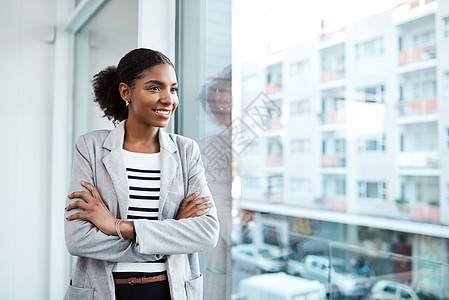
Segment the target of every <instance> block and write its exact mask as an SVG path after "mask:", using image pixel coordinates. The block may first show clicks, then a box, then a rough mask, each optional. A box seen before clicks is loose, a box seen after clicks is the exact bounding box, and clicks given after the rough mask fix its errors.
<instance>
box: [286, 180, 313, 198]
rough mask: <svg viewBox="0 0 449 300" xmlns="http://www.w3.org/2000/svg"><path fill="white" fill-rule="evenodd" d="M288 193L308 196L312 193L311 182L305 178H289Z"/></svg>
mask: <svg viewBox="0 0 449 300" xmlns="http://www.w3.org/2000/svg"><path fill="white" fill-rule="evenodd" d="M290 191H291V192H292V193H294V194H299V195H310V193H311V192H312V182H311V180H310V179H306V178H291V180H290Z"/></svg>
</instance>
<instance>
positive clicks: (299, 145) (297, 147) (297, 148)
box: [290, 138, 310, 154]
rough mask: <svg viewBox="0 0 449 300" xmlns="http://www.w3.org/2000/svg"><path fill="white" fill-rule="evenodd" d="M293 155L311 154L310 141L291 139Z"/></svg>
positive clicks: (307, 139)
mask: <svg viewBox="0 0 449 300" xmlns="http://www.w3.org/2000/svg"><path fill="white" fill-rule="evenodd" d="M290 151H291V154H304V153H309V152H310V139H309V138H306V139H291V140H290Z"/></svg>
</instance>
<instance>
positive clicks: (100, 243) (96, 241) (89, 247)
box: [64, 136, 162, 262]
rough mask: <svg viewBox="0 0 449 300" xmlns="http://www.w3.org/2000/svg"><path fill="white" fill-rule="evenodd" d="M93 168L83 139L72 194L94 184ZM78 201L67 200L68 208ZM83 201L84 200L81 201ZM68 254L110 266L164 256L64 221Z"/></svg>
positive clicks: (80, 221)
mask: <svg viewBox="0 0 449 300" xmlns="http://www.w3.org/2000/svg"><path fill="white" fill-rule="evenodd" d="M93 170H94V167H93V165H92V160H91V159H90V157H89V151H88V147H87V145H86V142H85V139H84V137H83V136H81V137H80V138H78V141H77V143H76V147H75V154H74V161H73V174H72V180H71V184H70V189H69V193H72V192H74V191H82V190H83V191H86V192H89V191H88V190H86V189H85V188H84V187H83V186H82V185H81V183H80V182H81V180H84V181H86V182H89V183H91V184H93V185H95V184H94V171H93ZM79 199H80V198H76V199H69V198H67V199H66V206H67V205H68V204H69V203H70V202H73V201H76V200H79ZM81 200H82V199H81ZM79 211H82V210H81V209H73V210H71V211H69V212H66V213H65V217H67V216H68V215H71V214H74V213H76V212H79ZM64 227H65V228H64V229H65V240H66V246H67V250H68V251H69V253H70V254H72V255H75V256H82V257H87V258H93V259H99V260H105V261H111V262H146V261H153V260H157V259H160V258H162V255H145V254H142V253H141V252H139V251H138V249H137V247H136V244H135V243H134V242H133V241H131V240H129V239H120V238H119V237H118V236H109V235H106V234H104V233H103V232H101V231H100V230H99V229H98V228H97V227H96V226H95V225H94V224H92V223H91V222H90V221H88V220H84V219H78V220H72V221H67V220H66V219H65V220H64Z"/></svg>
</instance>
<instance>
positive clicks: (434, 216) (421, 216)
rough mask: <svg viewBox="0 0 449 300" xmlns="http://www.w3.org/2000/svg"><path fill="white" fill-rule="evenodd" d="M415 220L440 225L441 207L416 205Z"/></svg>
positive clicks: (414, 208) (414, 209)
mask: <svg viewBox="0 0 449 300" xmlns="http://www.w3.org/2000/svg"><path fill="white" fill-rule="evenodd" d="M413 219H415V220H421V221H429V222H434V223H439V222H440V207H439V206H437V205H430V204H418V205H415V206H414V207H413Z"/></svg>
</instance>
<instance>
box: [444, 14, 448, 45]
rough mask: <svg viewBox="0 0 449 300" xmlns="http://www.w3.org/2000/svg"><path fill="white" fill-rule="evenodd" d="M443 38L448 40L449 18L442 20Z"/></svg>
mask: <svg viewBox="0 0 449 300" xmlns="http://www.w3.org/2000/svg"><path fill="white" fill-rule="evenodd" d="M443 37H444V38H445V39H446V40H447V39H449V17H445V18H443Z"/></svg>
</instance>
